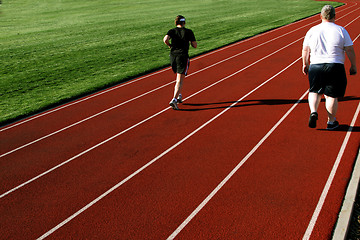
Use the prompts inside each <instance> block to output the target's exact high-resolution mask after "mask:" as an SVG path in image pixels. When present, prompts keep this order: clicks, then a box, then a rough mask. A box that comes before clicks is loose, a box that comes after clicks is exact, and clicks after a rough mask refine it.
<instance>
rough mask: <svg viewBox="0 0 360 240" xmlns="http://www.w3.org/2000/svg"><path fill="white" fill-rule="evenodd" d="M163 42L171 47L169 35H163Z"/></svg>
mask: <svg viewBox="0 0 360 240" xmlns="http://www.w3.org/2000/svg"><path fill="white" fill-rule="evenodd" d="M163 42H164V43H165V44H166V45H167V46H168V47H169V48H171V44H170V36H169V35H165V37H164V39H163Z"/></svg>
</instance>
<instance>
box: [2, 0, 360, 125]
mask: <svg viewBox="0 0 360 240" xmlns="http://www.w3.org/2000/svg"><path fill="white" fill-rule="evenodd" d="M356 5H357V3H356V4H355V5H353V6H356ZM345 6H347V4H345ZM353 6H349V7H348V8H352V7H353ZM348 8H345V9H342V10H341V11H339V12H342V11H345V10H347V9H348ZM315 16H316V15H314V16H310V17H309V18H312V17H315ZM305 20H308V18H304V19H301V20H300V21H296V22H293V23H290V24H287V25H284V26H282V27H279V28H275V29H273V30H271V31H268V32H265V33H261V34H259V35H256V36H254V37H251V38H248V39H245V40H240V41H239V42H236V43H233V44H231V45H228V46H225V47H222V48H220V49H217V50H214V51H211V52H209V53H205V54H204V55H201V56H198V57H195V58H193V59H192V61H196V60H198V59H201V58H203V57H206V56H208V55H212V54H214V53H217V52H220V51H223V50H226V49H228V48H231V47H234V46H237V45H239V44H242V43H245V42H247V41H250V40H253V39H254V38H258V37H261V36H264V35H267V34H270V33H272V32H275V31H278V30H280V29H282V28H286V27H289V26H292V25H295V24H297V23H300V22H302V21H305ZM308 25H309V24H308ZM306 26H307V25H306ZM300 28H302V27H300ZM300 28H298V29H300ZM285 35H286V34H285ZM170 69H171V68H170V67H167V68H164V69H161V70H158V71H156V72H154V73H150V74H147V75H145V76H142V77H139V78H135V79H130V80H128V81H127V82H124V83H119V84H118V85H116V86H114V87H110V88H108V89H105V90H102V91H100V92H98V93H95V94H92V95H90V96H88V97H84V98H82V99H80V100H76V101H74V102H70V103H67V104H64V105H62V106H60V107H56V108H54V109H52V110H48V111H46V112H44V113H40V114H36V115H35V116H32V117H29V118H26V119H24V120H20V121H18V122H16V123H14V124H10V125H9V126H5V127H3V128H1V129H0V132H3V131H6V130H8V129H11V128H14V127H17V126H19V125H22V124H24V123H27V122H30V121H32V120H35V119H37V118H40V117H43V116H45V115H48V114H51V113H54V112H57V111H59V110H62V109H64V108H67V107H70V106H72V105H75V104H78V103H81V102H84V101H87V100H89V99H92V98H94V97H97V96H100V95H102V94H104V93H107V92H110V91H113V90H116V89H118V88H122V87H125V86H127V85H129V84H132V83H136V82H138V81H140V80H143V79H145V78H148V77H151V76H154V75H157V74H159V73H162V72H165V71H167V70H170Z"/></svg>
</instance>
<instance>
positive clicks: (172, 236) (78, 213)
mask: <svg viewBox="0 0 360 240" xmlns="http://www.w3.org/2000/svg"><path fill="white" fill-rule="evenodd" d="M300 59H301V58H298V59H297V60H295V61H294V62H293V63H291V64H290V65H288V66H287V67H286V68H284V69H283V70H282V71H280V72H279V73H277V74H276V75H274V76H273V77H271V78H270V79H268V80H267V81H265V82H264V83H262V84H261V85H259V86H258V87H256V88H255V89H253V90H252V91H251V92H249V93H248V94H246V95H245V96H243V97H242V98H240V99H239V100H238V101H236V102H235V103H233V104H232V105H231V106H229V107H228V108H226V109H224V110H223V111H222V112H220V113H219V114H218V115H216V116H215V117H213V118H212V119H210V120H209V121H208V122H206V123H205V124H203V125H202V126H200V127H199V128H198V129H196V130H195V131H194V132H192V133H190V134H189V135H188V136H186V137H185V138H183V139H182V140H181V141H179V142H178V143H177V144H175V145H174V146H172V147H171V148H169V149H167V150H166V151H164V152H163V153H162V154H160V155H159V156H158V157H156V158H154V159H153V160H152V161H150V162H148V163H147V164H146V165H144V166H143V167H142V168H140V169H138V170H137V171H136V172H134V173H133V174H131V175H130V176H128V177H127V178H125V179H124V180H123V181H121V182H119V183H118V184H116V185H115V186H114V187H112V188H110V189H109V190H108V191H106V192H105V193H103V194H102V195H100V196H99V197H98V198H96V199H95V200H93V201H92V202H90V203H89V204H87V205H86V206H85V207H83V208H82V209H80V210H79V211H78V212H76V213H74V214H73V215H71V216H70V217H68V218H67V219H65V220H64V221H63V222H61V223H60V224H58V225H57V226H55V227H54V228H52V229H51V230H49V231H48V232H46V233H45V234H43V235H42V236H41V237H39V238H38V239H45V238H46V237H48V236H49V235H51V234H52V233H54V232H55V231H57V230H58V229H60V228H61V227H62V226H64V225H65V224H67V223H68V222H70V221H71V220H72V219H74V218H75V217H77V216H78V215H80V214H81V213H82V212H84V211H85V210H87V209H88V208H90V207H91V206H93V205H94V204H96V203H97V202H99V201H100V200H101V199H103V198H104V197H106V196H107V195H109V194H110V193H111V192H113V191H115V190H116V189H117V188H119V187H120V186H121V185H123V184H124V183H126V182H127V181H129V180H130V179H131V178H133V177H134V176H136V175H137V174H138V173H140V172H141V171H143V170H144V169H146V168H147V167H148V166H150V165H151V164H153V163H154V162H156V161H157V160H158V159H160V158H161V157H163V156H164V155H166V154H167V153H169V152H170V151H172V150H173V149H175V148H176V147H177V146H179V145H180V144H181V143H183V142H184V141H186V140H187V139H188V138H190V137H191V136H192V135H194V134H195V133H197V132H198V131H200V130H201V129H202V128H204V127H205V126H206V125H208V124H210V123H211V122H212V121H214V120H215V119H217V118H218V117H220V116H221V115H222V114H224V113H225V112H227V111H228V110H229V109H231V108H232V107H233V106H235V105H236V104H237V103H239V102H241V101H242V100H243V99H244V98H246V97H247V96H249V95H250V94H251V93H253V92H254V91H256V90H257V89H259V88H260V87H261V86H263V85H265V84H266V83H267V82H269V81H271V80H272V79H273V78H275V77H276V76H278V75H279V74H281V73H282V72H283V71H285V70H286V69H288V68H289V67H291V66H292V65H293V64H295V63H296V62H297V61H299V60H300ZM307 93H308V91H306V92H305V93H304V94H303V95H302V96H301V97H300V99H299V100H298V101H297V102H296V103H295V104H294V105H293V106H292V107H291V108H290V109H289V110H288V112H287V113H286V114H285V115H284V116H283V117H282V118H281V119H280V120H279V121H278V122H277V123H276V124H275V125H274V127H273V128H272V129H271V130H270V131H269V132H268V133H267V134H266V135H265V136H264V137H263V138H262V139H261V140H260V142H259V143H258V144H257V145H256V146H255V147H254V148H253V149H252V150H251V151H250V152H249V153H248V155H247V156H246V157H245V158H244V159H243V160H242V161H241V162H240V163H239V165H238V166H237V167H236V168H234V170H233V171H232V172H231V173H230V174H229V175H228V177H227V178H225V179H224V181H223V182H222V183H220V184H219V186H218V187H217V188H216V189H215V190H214V191H213V192H212V193H211V194H210V195H209V196H210V197H209V196H208V197H207V198H206V199H205V200H204V201H203V203H202V204H201V205H202V206H200V205H199V207H198V208H197V209H196V210H195V211H194V212H193V213H192V214H191V215H190V216H189V217H188V219H187V220H188V221H187V220H185V221H184V223H183V224H182V225H180V226H179V228H178V229H177V230H176V231H175V232H174V233H173V234H172V235H171V236H170V237H169V238H168V239H173V238H174V237H176V235H177V234H178V233H179V232H180V231H181V230H182V229H183V228H184V227H185V226H186V225H187V223H188V222H190V221H191V219H192V218H193V217H194V216H195V215H196V214H197V212H199V211H200V210H201V209H202V208H203V207H204V206H205V205H206V203H207V202H208V201H210V199H211V198H212V197H213V196H214V195H215V194H216V193H217V192H218V191H219V190H220V189H221V187H222V186H223V185H225V183H226V182H227V181H228V180H229V179H230V178H231V176H232V175H234V174H235V173H236V171H237V170H238V169H239V168H240V167H241V166H242V165H243V164H244V163H245V162H246V161H247V159H249V158H250V156H251V155H252V154H253V153H254V152H255V151H256V150H257V149H258V148H259V147H260V146H261V145H262V143H263V142H264V141H265V140H266V139H267V138H268V137H269V136H270V135H271V134H272V132H274V131H275V129H276V128H277V127H278V126H279V125H280V124H281V123H282V122H283V121H284V120H285V118H286V117H287V116H288V115H289V114H290V113H291V112H292V111H293V110H294V109H295V107H296V106H297V105H298V104H299V103H300V102H301V100H302V99H303V98H304V97H305V96H306V95H307ZM211 195H212V196H211ZM186 221H187V222H186ZM185 222H186V223H185ZM184 224H185V225H184Z"/></svg>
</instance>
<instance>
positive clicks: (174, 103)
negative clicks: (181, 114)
mask: <svg viewBox="0 0 360 240" xmlns="http://www.w3.org/2000/svg"><path fill="white" fill-rule="evenodd" d="M169 104H170V106H171V107H172V108H173V109H174V110H179V108H178V106H177V101H176V99H175V98H174V99H173V100H171V101H170V103H169Z"/></svg>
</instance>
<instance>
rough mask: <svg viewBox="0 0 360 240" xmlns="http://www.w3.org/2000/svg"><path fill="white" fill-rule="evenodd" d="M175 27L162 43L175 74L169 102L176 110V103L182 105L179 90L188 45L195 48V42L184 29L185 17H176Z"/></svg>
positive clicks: (184, 73) (192, 35)
mask: <svg viewBox="0 0 360 240" xmlns="http://www.w3.org/2000/svg"><path fill="white" fill-rule="evenodd" d="M175 25H176V28H173V29H170V30H169V31H168V32H167V34H166V35H165V37H164V39H163V41H164V43H165V44H166V45H167V46H168V47H169V48H170V49H171V50H170V64H171V67H172V70H173V71H174V73H176V83H175V89H174V96H173V99H172V100H171V101H170V106H171V107H172V108H173V109H175V110H178V106H177V103H182V96H181V89H182V86H183V82H184V79H185V76H186V74H187V71H188V69H189V64H190V60H189V44H191V46H192V47H194V48H196V47H197V42H196V39H195V35H194V33H193V31H192V30H190V29H187V28H185V17H183V16H181V15H179V16H177V17H176V18H175Z"/></svg>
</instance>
